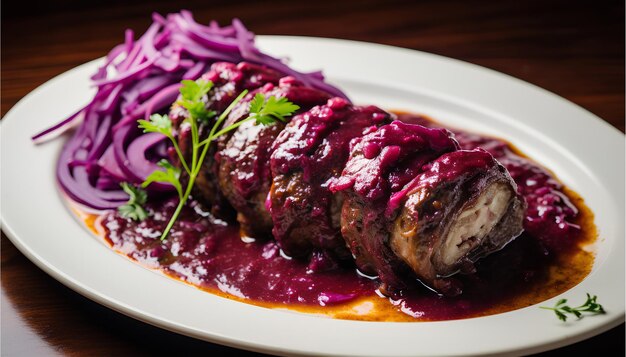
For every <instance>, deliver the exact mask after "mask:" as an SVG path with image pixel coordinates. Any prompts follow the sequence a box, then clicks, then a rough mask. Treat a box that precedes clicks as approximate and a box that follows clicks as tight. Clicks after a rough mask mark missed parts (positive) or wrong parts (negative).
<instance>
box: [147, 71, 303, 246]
mask: <svg viewBox="0 0 626 357" xmlns="http://www.w3.org/2000/svg"><path fill="white" fill-rule="evenodd" d="M181 83H182V85H181V88H180V94H181V99H180V100H179V101H178V102H177V103H178V104H179V105H181V106H183V107H184V108H185V109H187V112H188V113H189V116H188V117H187V118H186V119H185V120H184V121H183V123H188V124H189V126H190V128H191V143H192V145H191V162H189V161H188V158H185V156H183V154H182V152H181V151H180V148H179V146H178V143H177V140H176V138H175V137H174V134H173V132H172V122H171V120H170V119H169V118H168V116H167V115H160V114H153V115H151V116H150V120H149V121H148V120H139V121H138V122H139V127H140V128H142V129H143V131H144V133H161V134H163V135H165V136H166V137H168V138H169V139H170V141H171V142H172V144H173V146H174V149H175V150H176V153H177V155H178V158H179V161H180V163H181V166H182V168H183V169H184V170H185V173H186V174H187V175H188V177H189V180H188V181H187V186H186V187H185V188H184V189H183V185H182V183H181V181H180V177H181V174H182V171H181V169H179V168H177V167H175V166H174V165H172V164H171V163H170V162H168V161H167V160H161V161H160V162H159V164H158V165H159V166H160V167H161V168H163V169H164V170H156V171H154V172H152V173H151V174H150V175H149V176H148V177H147V178H146V180H145V181H144V182H143V183H142V185H141V186H142V187H144V188H145V187H147V186H148V185H150V184H151V183H152V182H165V183H170V184H172V185H173V186H174V187H175V188H176V191H177V193H178V198H179V201H178V206H177V207H176V210H175V211H174V214H173V215H172V217H171V218H170V220H169V222H168V224H167V226H166V227H165V229H164V230H163V233H162V234H161V240H164V239H165V238H166V237H167V235H168V234H169V232H170V230H171V229H172V227H173V225H174V222H176V219H177V218H178V216H179V215H180V212H181V211H182V208H183V206H184V205H185V203H186V202H187V199H188V198H189V195H190V194H191V190H192V188H193V185H194V183H195V180H196V178H197V177H198V175H199V173H200V169H201V168H202V162H203V161H204V158H205V157H206V154H207V152H208V150H209V147H210V145H211V143H212V142H213V141H214V140H215V139H217V138H218V137H220V136H221V135H224V134H226V133H228V132H230V131H232V130H235V129H236V128H238V127H239V126H241V125H242V124H243V123H245V122H248V121H251V120H255V121H256V123H257V124H263V125H271V124H273V123H275V122H276V121H277V120H280V121H285V120H286V117H287V116H290V115H292V114H293V113H294V112H295V111H296V110H298V109H299V108H300V107H299V106H297V105H295V104H293V103H291V102H289V101H288V100H287V99H286V98H277V97H275V96H269V97H266V96H264V95H263V94H260V93H257V94H256V95H255V96H254V98H253V99H252V101H251V102H250V115H249V116H248V117H247V118H245V119H243V120H240V121H238V122H237V123H235V124H232V125H229V126H227V127H225V128H222V129H220V127H221V126H222V123H223V122H224V120H225V119H226V118H227V117H228V114H229V113H230V112H231V111H232V110H233V108H234V107H235V106H236V105H237V103H239V102H240V101H241V100H242V99H243V97H245V96H246V95H247V94H248V91H247V90H244V91H243V92H242V93H241V94H239V96H237V98H235V100H233V101H232V102H231V103H230V105H229V106H228V107H227V108H226V110H224V112H223V113H221V114H220V115H219V116H218V117H217V119H215V120H214V121H213V126H212V127H211V130H210V132H209V134H208V136H207V137H206V138H205V139H203V140H201V139H200V134H199V128H198V125H199V123H204V124H205V125H210V124H211V119H214V118H215V116H216V115H217V114H216V113H215V112H214V111H210V110H207V108H206V104H205V101H206V100H204V99H205V98H206V96H207V95H208V93H209V91H210V90H211V88H212V87H213V83H212V82H211V81H205V80H202V79H199V80H196V81H191V80H184V81H182V82H181Z"/></svg>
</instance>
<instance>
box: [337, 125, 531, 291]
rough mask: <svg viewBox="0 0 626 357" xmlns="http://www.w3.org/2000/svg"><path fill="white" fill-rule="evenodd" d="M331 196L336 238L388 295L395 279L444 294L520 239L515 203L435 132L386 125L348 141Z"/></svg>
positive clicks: (486, 169)
mask: <svg viewBox="0 0 626 357" xmlns="http://www.w3.org/2000/svg"><path fill="white" fill-rule="evenodd" d="M331 190H333V191H335V192H342V193H343V194H344V196H345V201H344V204H343V209H342V223H341V226H342V234H343V236H344V238H345V239H346V242H347V243H348V244H349V246H350V249H351V251H352V253H353V255H354V256H355V258H356V263H357V266H358V268H359V269H360V270H361V271H362V272H363V273H365V274H368V275H374V276H378V277H379V279H380V281H381V290H382V291H383V292H385V293H386V294H390V295H393V294H394V293H395V292H397V291H399V290H401V289H402V288H404V286H405V281H406V277H405V272H407V271H408V272H411V274H409V276H411V275H412V276H414V277H417V279H419V280H420V281H422V282H423V283H424V284H426V285H428V286H429V287H431V288H433V289H435V290H438V291H439V292H441V293H444V294H447V295H454V294H457V293H459V290H458V286H457V285H456V284H454V283H451V281H450V280H449V279H446V277H448V276H450V275H452V274H454V273H456V272H458V271H459V270H460V269H462V268H464V269H468V270H469V269H471V263H472V262H474V261H476V260H477V259H479V258H481V257H483V256H485V255H487V254H489V253H492V252H493V251H496V250H498V249H501V248H502V247H503V246H504V245H506V244H507V243H508V242H510V241H511V240H512V239H513V238H515V237H516V236H517V235H519V234H520V233H521V231H522V228H521V224H522V218H523V210H524V201H523V200H522V199H520V197H519V196H518V195H517V193H516V186H515V183H514V182H513V181H512V179H511V178H510V176H509V175H508V173H507V172H506V170H505V169H504V168H503V167H502V165H500V164H499V163H498V162H497V161H496V160H495V159H494V158H493V157H492V156H491V155H490V154H489V153H487V152H485V151H482V150H475V151H461V150H459V146H458V143H457V142H456V141H455V140H454V139H453V135H452V134H451V133H450V132H449V131H447V130H445V129H429V128H425V127H423V126H420V125H412V124H406V123H402V122H394V123H392V124H390V125H386V126H383V127H381V128H380V129H378V131H376V132H373V133H371V134H369V135H366V136H364V137H363V138H361V139H358V140H356V141H355V144H354V147H353V150H352V152H351V155H350V160H349V161H348V163H347V164H346V168H345V169H344V171H343V173H342V176H341V177H340V178H339V179H338V180H336V181H335V182H333V184H332V185H331Z"/></svg>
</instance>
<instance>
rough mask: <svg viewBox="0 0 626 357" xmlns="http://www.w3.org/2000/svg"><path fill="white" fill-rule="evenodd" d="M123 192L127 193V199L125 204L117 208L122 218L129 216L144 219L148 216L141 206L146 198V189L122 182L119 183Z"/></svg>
mask: <svg viewBox="0 0 626 357" xmlns="http://www.w3.org/2000/svg"><path fill="white" fill-rule="evenodd" d="M120 186H121V187H122V189H123V190H124V192H126V193H128V196H129V199H128V202H126V204H124V205H121V206H119V207H118V208H117V210H118V212H119V213H120V215H121V216H122V217H124V218H130V219H132V220H140V221H142V220H144V219H146V218H147V217H148V212H147V211H146V210H145V209H144V208H143V207H142V206H143V205H144V204H145V203H146V200H147V198H148V195H147V193H146V191H144V190H142V189H140V188H138V187H135V186H133V185H130V184H128V183H127V182H122V183H121V184H120Z"/></svg>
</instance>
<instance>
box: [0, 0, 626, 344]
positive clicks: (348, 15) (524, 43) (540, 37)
mask: <svg viewBox="0 0 626 357" xmlns="http://www.w3.org/2000/svg"><path fill="white" fill-rule="evenodd" d="M1 6H2V9H1V46H2V48H1V59H2V63H1V88H0V90H1V108H0V110H1V114H2V115H3V116H4V115H5V114H6V112H7V111H8V110H10V109H11V107H12V106H13V105H15V103H17V101H19V100H20V99H21V98H22V97H23V96H25V95H26V94H28V93H29V92H30V91H32V90H33V89H35V88H36V87H37V86H39V85H41V84H43V83H44V82H46V81H48V80H49V79H51V78H52V77H54V76H56V75H58V74H61V73H63V72H65V71H67V70H69V69H71V68H73V67H75V66H78V65H80V64H82V63H85V62H88V61H91V60H93V59H95V58H98V57H101V56H103V55H105V54H106V53H107V52H108V51H109V50H110V49H111V48H112V47H113V46H115V45H116V44H118V43H120V42H122V41H123V36H124V30H125V29H126V28H131V29H133V30H134V31H135V34H136V35H140V34H141V33H143V32H144V31H145V30H146V29H147V27H148V26H149V24H150V23H151V16H150V15H151V13H152V12H154V11H156V12H159V13H161V14H166V13H168V12H174V11H178V10H180V9H181V8H185V9H189V10H191V11H193V13H194V15H195V18H196V20H198V21H199V22H208V21H209V20H212V19H214V20H217V21H218V22H219V23H220V24H226V23H229V22H230V21H231V19H232V18H233V17H238V18H240V19H241V20H242V21H243V22H244V23H245V24H246V26H247V27H248V28H249V29H250V30H251V31H253V32H255V33H257V34H262V35H298V36H318V37H332V38H342V39H350V40H357V41H368V42H376V43H381V44H387V45H392V46H400V47H405V48H410V49H415V50H420V51H425V52H430V53H435V54H439V55H442V56H447V57H451V58H455V59H459V60H462V61H467V62H471V63H474V64H477V65H480V66H484V67H487V68H491V69H493V70H496V71H499V72H503V73H506V74H508V75H511V76H513V77H516V78H520V79H522V80H524V81H527V82H530V83H532V84H535V85H537V86H539V87H542V88H545V89H547V90H549V91H551V92H554V93H556V94H558V95H560V96H562V97H564V98H566V99H568V100H570V101H572V102H574V103H576V104H578V105H580V106H582V107H583V108H585V109H587V110H589V111H591V112H592V113H594V114H596V115H597V116H599V117H600V118H602V119H604V120H605V121H607V122H608V123H609V124H611V125H613V126H614V127H616V128H617V129H618V130H620V131H622V132H624V117H625V115H624V108H625V107H624V83H625V82H624V33H625V32H624V31H625V28H624V1H601V2H600V1H587V0H581V1H571V0H570V1H564V0H563V1H562V0H556V1H545V0H544V1H538V0H529V1H450V0H442V1H438V0H432V1H374V0H361V1H338V0H335V1H322V0H316V1H311V2H309V1H248V0H239V1H207V0H205V1H188V2H179V1H178V2H173V1H150V2H149V1H140V0H135V1H118V0H108V1H102V0H95V1H78V0H67V1H6V0H5V1H3V2H2V4H1ZM34 220H36V217H34ZM1 254H2V257H1V267H0V270H1V286H2V326H1V327H2V341H1V342H2V344H1V346H2V350H1V352H2V355H3V356H5V355H6V356H17V355H50V354H62V355H64V354H67V355H155V354H156V355H162V354H173V353H181V354H188V355H196V354H197V355H199V354H207V353H214V354H218V355H234V354H237V355H241V354H240V352H241V351H237V350H234V349H230V348H226V347H221V346H216V345H212V344H209V343H205V342H201V341H196V340H193V339H190V338H187V337H183V336H179V335H176V334H173V333H169V332H166V331H163V330H160V329H158V328H155V327H152V326H149V325H146V324H143V323H141V322H138V321H135V320H133V319H130V318H127V317H125V316H123V315H121V314H118V313H116V312H113V311H111V310H109V309H107V308H104V307H102V306H100V305H98V304H96V303H93V302H91V301H90V300H88V299H86V298H83V297H82V296H80V295H78V294H76V293H74V292H73V291H71V290H69V289H67V288H65V287H64V286H63V285H61V284H60V283H58V282H56V281H55V280H54V279H52V278H50V277H49V276H47V275H46V274H45V273H44V272H42V271H41V270H39V269H38V268H37V267H35V266H34V265H33V264H32V263H30V262H29V261H28V260H27V259H26V258H25V257H24V256H23V255H22V254H21V253H20V252H19V251H18V250H17V249H16V248H15V247H14V246H13V245H12V243H11V242H10V241H9V240H8V239H7V238H6V236H5V235H4V234H3V235H2V247H1ZM260 328H262V327H260ZM624 333H625V332H624V325H621V326H620V327H618V328H615V329H613V330H611V331H609V332H607V333H604V334H602V335H600V336H597V337H595V338H592V339H590V340H587V341H584V342H581V343H578V344H575V345H572V346H569V347H566V348H563V349H559V350H556V351H551V352H548V353H546V354H544V355H545V356H556V355H561V354H564V353H574V352H577V353H581V352H582V353H600V354H602V355H622V356H623V355H624ZM250 355H253V354H252V353H250Z"/></svg>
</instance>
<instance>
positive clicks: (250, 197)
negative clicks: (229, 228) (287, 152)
mask: <svg viewBox="0 0 626 357" xmlns="http://www.w3.org/2000/svg"><path fill="white" fill-rule="evenodd" d="M256 93H263V94H264V95H266V96H276V97H285V98H287V99H288V100H289V101H290V102H292V103H294V104H297V105H298V106H299V107H300V109H299V110H298V112H305V111H308V110H309V109H311V107H313V106H315V105H321V104H324V103H326V101H328V99H330V95H329V94H327V93H325V92H322V91H320V90H317V89H314V88H311V87H307V86H304V85H303V84H302V83H300V82H298V81H297V80H295V79H294V78H293V77H284V78H282V79H281V80H280V82H279V84H278V86H275V85H273V84H271V83H268V84H266V85H265V86H263V87H262V88H260V89H259V90H257V91H253V92H251V93H250V94H248V96H247V97H246V98H245V99H244V100H242V102H241V105H240V106H238V108H237V109H236V110H235V112H234V114H233V116H231V117H229V123H235V122H236V121H237V120H239V119H242V118H244V117H246V116H247V115H248V112H249V110H248V108H249V105H248V103H249V101H250V100H251V99H252V98H253V97H254V95H255V94H256ZM285 124H286V123H282V122H277V123H275V124H273V125H258V124H256V123H255V122H247V123H244V124H243V125H241V126H239V127H238V128H237V130H235V132H234V133H233V134H232V135H231V136H230V138H229V139H228V140H227V141H226V143H224V142H223V141H221V142H220V143H219V146H218V148H219V151H218V152H217V154H216V156H215V159H216V161H217V163H216V164H217V165H218V167H219V169H218V178H219V187H220V189H221V192H222V194H224V196H225V197H226V198H227V199H228V201H229V202H230V204H231V205H232V206H233V207H234V208H235V210H237V221H239V224H240V227H241V230H242V233H243V234H245V235H246V236H248V237H254V238H261V237H271V234H272V226H273V225H272V217H271V216H270V214H269V212H268V211H267V209H266V207H265V200H266V198H267V195H268V193H269V191H270V186H271V184H272V175H271V172H270V165H269V163H270V154H271V152H272V151H271V149H272V145H273V143H274V140H275V139H276V137H277V136H278V134H279V133H280V132H281V131H282V130H283V129H284V128H285Z"/></svg>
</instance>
